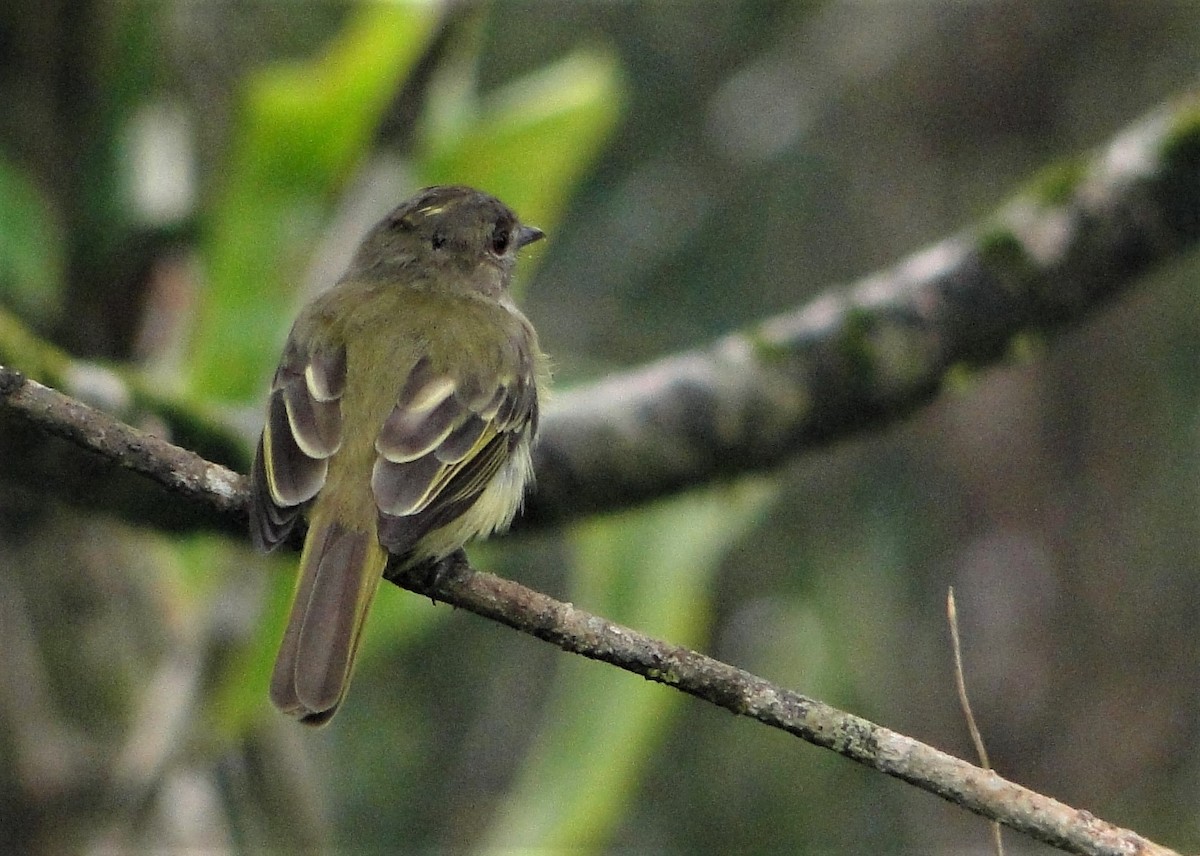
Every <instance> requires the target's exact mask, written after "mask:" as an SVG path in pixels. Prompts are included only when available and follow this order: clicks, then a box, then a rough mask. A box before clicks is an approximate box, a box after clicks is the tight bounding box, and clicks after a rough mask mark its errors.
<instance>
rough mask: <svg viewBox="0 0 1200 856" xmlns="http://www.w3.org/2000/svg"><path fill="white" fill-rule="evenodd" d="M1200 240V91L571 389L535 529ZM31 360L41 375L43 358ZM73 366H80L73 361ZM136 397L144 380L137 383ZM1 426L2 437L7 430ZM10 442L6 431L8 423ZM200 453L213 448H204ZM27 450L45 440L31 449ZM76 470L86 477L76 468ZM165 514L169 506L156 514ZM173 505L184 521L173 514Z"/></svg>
mask: <svg viewBox="0 0 1200 856" xmlns="http://www.w3.org/2000/svg"><path fill="white" fill-rule="evenodd" d="M1197 238H1200V95H1193V96H1190V97H1186V98H1181V99H1179V100H1178V101H1177V102H1175V103H1173V104H1169V105H1166V106H1164V107H1162V108H1161V109H1159V110H1158V111H1157V112H1155V113H1154V114H1153V115H1151V116H1149V117H1146V118H1144V119H1142V120H1140V121H1139V122H1137V123H1135V124H1134V125H1132V126H1130V127H1129V128H1128V129H1126V130H1125V131H1124V132H1123V133H1121V134H1120V135H1118V136H1117V137H1116V138H1115V139H1114V140H1112V141H1111V142H1110V143H1109V144H1108V145H1107V146H1106V147H1105V148H1104V149H1103V150H1101V151H1100V152H1099V153H1097V154H1095V155H1093V156H1091V157H1088V158H1081V159H1078V160H1075V161H1070V162H1065V163H1061V164H1058V165H1057V166H1055V167H1053V168H1052V169H1049V170H1047V171H1046V172H1045V173H1044V174H1043V175H1042V176H1041V177H1040V178H1039V179H1038V180H1037V181H1035V182H1034V183H1033V184H1032V185H1031V186H1030V188H1029V189H1028V190H1027V191H1026V192H1025V193H1023V194H1021V195H1020V196H1019V197H1018V198H1017V199H1016V201H1014V202H1013V203H1011V204H1010V205H1008V206H1007V207H1006V208H1004V209H1003V210H1001V211H1000V212H999V213H997V214H996V215H995V217H993V218H992V219H991V220H989V221H988V222H986V223H984V224H982V225H980V226H978V227H976V228H974V229H972V230H969V231H966V232H964V233H963V234H961V235H958V236H955V237H952V238H949V239H947V240H945V241H943V242H942V243H940V244H938V245H936V246H934V247H932V248H930V249H928V250H925V251H923V252H921V253H918V254H916V255H914V256H912V257H911V258H909V259H907V260H905V261H903V262H901V263H900V264H898V265H897V266H895V267H894V268H892V269H891V270H887V271H884V272H882V273H879V274H877V275H875V276H872V277H869V278H867V279H866V280H864V281H862V282H860V283H857V284H855V285H853V286H851V287H849V288H846V289H844V290H838V291H831V292H829V293H828V294H826V295H825V296H823V297H820V298H818V299H816V300H814V301H812V302H811V303H809V304H807V305H805V306H803V307H800V308H798V309H796V310H795V311H794V312H791V313H788V314H784V315H780V316H778V317H775V318H770V319H767V320H765V321H763V322H762V323H761V324H759V325H758V326H757V327H756V328H754V329H750V330H743V331H740V332H735V333H732V334H730V335H728V336H726V337H724V338H723V339H721V340H719V341H717V342H716V343H714V344H712V345H711V346H708V347H704V348H699V349H696V350H693V351H689V352H686V353H682V354H677V355H674V356H671V357H668V358H666V359H663V360H660V361H658V362H656V363H653V364H651V365H648V366H644V367H641V368H638V369H633V370H630V371H627V372H622V373H618V374H614V375H610V376H609V377H607V378H605V379H603V380H601V381H600V382H598V383H595V384H591V385H586V386H583V387H579V388H577V389H574V390H567V391H564V392H560V393H559V394H558V395H557V396H556V398H555V399H554V401H553V402H552V404H551V406H550V407H549V409H548V412H547V413H546V414H545V415H544V418H543V421H542V426H543V427H542V430H541V441H540V442H539V444H538V446H537V447H536V448H535V450H534V454H535V469H536V472H537V484H538V489H537V491H536V492H535V493H534V494H533V495H532V496H531V497H530V498H529V500H528V502H527V505H526V510H525V514H524V516H523V517H522V518H521V519H520V520H519V521H518V523H517V526H518V527H521V526H529V525H546V524H553V523H557V522H561V521H564V520H568V519H572V518H578V517H581V516H584V515H587V514H591V513H594V512H598V511H606V510H613V509H619V508H625V507H629V506H631V505H634V504H636V503H639V502H643V501H646V500H649V499H653V498H655V497H659V496H664V495H667V494H670V493H672V492H675V491H679V490H683V489H686V488H688V487H692V486H696V485H701V484H704V483H706V482H711V481H714V480H718V479H723V478H730V477H733V476H736V475H738V474H739V473H744V472H749V471H756V470H766V469H770V468H772V467H776V466H778V465H780V464H781V463H782V462H784V461H786V460H788V459H789V458H791V457H793V456H795V455H796V454H798V453H799V452H801V451H803V450H804V449H806V448H811V447H813V446H815V445H818V444H820V443H823V442H826V441H829V440H832V439H835V438H839V437H843V436H846V435H849V434H851V433H853V432H855V431H858V430H861V429H863V428H867V427H877V426H879V425H881V424H883V423H885V422H887V421H889V420H894V419H896V418H899V417H901V416H903V415H905V414H907V413H910V412H911V411H913V410H914V409H915V408H917V407H919V406H921V405H922V404H925V403H926V402H928V401H929V400H930V399H931V398H932V397H933V396H934V395H936V394H937V392H938V390H939V389H940V388H941V386H942V385H943V383H944V382H945V381H946V379H947V377H948V376H950V375H951V374H952V373H954V372H955V371H956V370H957V369H958V368H959V367H962V366H968V367H974V366H982V365H985V364H987V363H989V362H993V361H996V360H999V359H1000V358H1002V357H1003V356H1004V354H1005V353H1006V352H1007V350H1008V348H1009V346H1010V344H1011V342H1012V341H1013V339H1014V338H1015V337H1018V336H1020V335H1022V334H1026V333H1030V332H1035V331H1040V330H1044V329H1046V328H1048V327H1050V326H1052V325H1055V324H1060V323H1063V322H1067V321H1071V320H1074V319H1077V318H1080V317H1082V316H1083V315H1085V314H1086V313H1087V312H1089V311H1091V310H1092V309H1094V308H1095V307H1097V306H1099V305H1101V304H1103V303H1104V301H1105V300H1106V299H1107V298H1109V297H1111V296H1113V295H1114V294H1117V293H1119V292H1121V291H1122V290H1124V289H1127V288H1129V287H1131V286H1132V285H1133V283H1134V282H1135V281H1136V280H1137V278H1138V276H1139V275H1141V274H1143V273H1145V272H1146V271H1148V270H1149V269H1151V268H1152V267H1154V266H1155V265H1161V264H1163V263H1165V262H1168V261H1170V260H1171V259H1173V258H1176V257H1178V256H1180V255H1181V254H1182V253H1183V252H1185V251H1186V250H1188V249H1190V248H1192V247H1193V246H1194V245H1195V243H1196V241H1197ZM35 344H36V343H33V340H31V339H30V336H29V334H28V333H27V331H24V330H23V329H21V328H20V327H19V325H16V324H15V322H14V321H13V320H12V319H9V318H8V317H7V316H5V315H4V314H3V313H0V362H4V361H5V356H4V355H5V354H6V353H7V354H9V357H8V361H9V362H10V363H11V364H12V365H14V366H15V367H17V368H20V369H22V370H24V371H26V372H28V373H29V374H30V375H31V376H33V377H38V378H40V379H42V380H44V381H45V382H49V383H53V382H55V376H54V373H51V374H50V375H49V376H45V375H43V373H42V372H41V371H39V367H44V366H45V365H49V364H54V365H57V366H58V373H59V374H63V375H64V376H65V375H67V374H68V373H67V371H66V368H64V367H63V366H64V365H66V363H65V362H64V360H66V359H67V358H66V357H65V355H61V356H62V359H59V360H57V362H56V361H55V360H50V359H49V358H46V357H42V358H39V357H38V356H37V355H38V354H40V353H42V351H43V350H44V349H39V348H37V347H35ZM25 355H28V358H29V361H30V362H29V363H26V362H25V358H24V357H25ZM59 364H62V365H59ZM132 388H134V387H131V389H132ZM140 403H141V404H142V405H144V406H145V407H146V408H148V409H149V410H151V411H162V412H163V413H164V414H165V415H166V416H167V418H166V419H165V420H164V421H165V422H166V424H167V425H168V426H169V427H170V429H171V430H172V431H173V432H174V436H173V439H175V440H177V441H179V442H182V443H184V444H185V445H188V446H191V447H193V448H199V449H200V450H201V451H203V452H204V453H205V454H206V455H208V456H209V457H216V458H217V459H219V460H221V461H223V462H226V463H230V462H233V461H236V460H239V458H244V457H245V456H244V455H238V454H236V452H234V451H232V450H234V449H237V448H239V447H240V448H241V449H242V450H243V451H244V450H245V449H247V448H248V447H249V442H248V439H247V438H239V437H236V436H232V435H229V436H224V435H222V434H221V431H220V430H219V429H218V428H215V427H214V426H212V425H210V424H209V422H208V421H206V420H204V419H201V418H199V417H198V416H197V417H195V418H192V419H190V420H189V418H188V412H189V411H188V408H187V407H186V406H182V405H180V406H171V405H170V404H169V402H168V401H166V400H162V399H157V400H151V398H150V397H149V396H148V393H146V392H145V391H143V392H142V393H141V394H140ZM0 428H3V426H0ZM0 434H2V431H0ZM198 444H201V445H198ZM26 445H28V444H26ZM20 463H21V466H19V467H9V469H8V472H7V473H6V476H7V478H9V479H19V480H21V481H23V482H24V483H25V484H26V485H27V486H31V487H32V489H34V490H42V489H46V488H47V486H53V487H55V488H56V489H57V493H58V495H59V496H63V495H64V494H65V495H66V496H67V497H68V498H70V499H71V500H72V501H73V502H75V503H76V504H82V505H88V506H90V507H94V508H103V509H104V510H105V511H106V512H108V513H112V514H116V515H120V516H123V517H125V518H126V519H129V520H132V521H137V522H142V523H146V524H148V525H159V526H164V527H167V528H172V529H179V528H181V527H189V526H190V527H192V528H213V527H219V528H223V529H225V530H227V531H233V530H234V529H236V528H237V527H239V526H240V522H239V520H238V516H237V515H236V514H235V515H234V516H233V517H230V516H228V515H225V516H214V515H211V514H210V515H193V516H190V517H189V516H187V515H173V514H170V513H166V514H158V513H157V512H158V511H159V508H160V505H161V503H159V497H158V496H157V494H150V493H148V490H149V489H148V487H147V485H146V484H145V483H144V482H138V481H135V480H125V481H122V482H121V483H120V485H119V488H120V489H119V490H118V489H116V488H114V487H113V485H111V484H109V483H108V481H107V480H108V478H109V475H110V474H109V473H108V472H95V471H93V470H91V469H88V468H81V467H76V466H73V464H74V462H72V464H71V465H68V466H58V465H57V464H58V462H47V461H46V460H44V459H42V458H31V459H28V460H23V461H21V462H20ZM64 470H69V471H70V479H69V481H67V480H64V479H63V477H62V476H61V473H62V472H63V471H64ZM147 509H149V510H150V511H151V512H152V513H151V514H149V515H148V516H147ZM168 511H169V509H168Z"/></svg>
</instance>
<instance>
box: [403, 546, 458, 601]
mask: <svg viewBox="0 0 1200 856" xmlns="http://www.w3.org/2000/svg"><path fill="white" fill-rule="evenodd" d="M470 569H471V566H470V564H469V563H468V561H467V554H466V551H464V550H463V549H462V548H461V547H460V548H459V549H457V550H455V551H454V552H453V553H451V554H450V555H449V556H445V557H443V558H441V559H428V560H426V561H424V562H420V563H418V564H416V565H408V566H407V567H402V566H400V561H399V557H397V556H394V555H393V556H389V557H388V563H387V567H386V568H385V569H384V571H383V578H384V579H385V580H389V581H390V582H399V581H401V580H403V581H405V582H408V583H412V584H413V585H414V586H415V587H416V588H418V589H420V590H421V591H422V592H423V593H424V594H426V595H428V596H429V597H430V598H431V599H436V595H437V592H438V589H440V588H442V586H444V585H445V584H446V583H449V582H452V581H454V580H456V579H459V578H461V577H463V576H465V575H466V573H467V571H469V570H470Z"/></svg>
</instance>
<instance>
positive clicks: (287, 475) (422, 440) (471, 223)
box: [250, 186, 550, 725]
mask: <svg viewBox="0 0 1200 856" xmlns="http://www.w3.org/2000/svg"><path fill="white" fill-rule="evenodd" d="M543 237H544V233H543V232H542V231H541V230H540V229H538V228H536V227H533V226H527V225H523V224H522V223H521V222H520V220H519V219H518V218H517V216H516V214H515V213H514V212H513V211H512V210H511V209H510V208H509V207H508V206H507V205H505V204H504V203H502V202H501V201H500V200H498V199H496V198H495V197H494V196H491V195H489V194H487V193H484V192H482V191H479V190H475V189H473V188H469V187H463V186H434V187H427V188H425V189H423V190H421V191H419V192H418V193H416V194H415V195H414V196H413V197H411V198H410V199H408V200H406V201H404V202H402V203H401V204H400V205H398V206H397V207H396V208H395V209H393V210H392V211H391V212H390V213H389V214H387V216H385V217H384V218H383V219H382V220H380V221H379V222H378V223H377V224H376V225H375V226H374V227H372V228H371V229H370V230H369V231H368V232H367V234H366V236H365V237H364V238H363V240H362V242H361V244H360V245H359V246H358V249H357V250H356V252H355V253H354V255H353V258H352V260H351V262H350V264H349V267H348V268H347V270H346V272H345V273H344V274H343V275H342V276H341V277H340V278H339V279H338V280H337V282H336V283H335V284H334V285H333V286H332V287H331V288H329V289H328V290H326V291H324V292H323V293H321V294H319V295H318V296H317V297H315V298H314V299H313V300H312V301H311V302H310V303H309V304H308V305H307V306H305V307H304V308H303V309H302V310H301V311H300V312H299V314H298V315H297V317H296V319H295V322H294V324H293V325H292V328H291V332H290V334H289V335H288V338H287V342H286V344H285V345H284V348H283V354H282V356H281V358H280V360H279V365H278V367H277V369H276V370H275V374H274V377H273V379H272V381H271V387H270V394H269V397H268V400H267V407H266V416H265V424H264V427H263V430H262V434H261V436H260V438H259V441H258V446H257V449H256V453H255V457H254V464H253V468H252V470H251V479H250V482H251V499H250V534H251V540H252V541H253V543H254V544H255V546H256V547H258V548H259V549H260V550H263V551H270V550H273V549H275V548H276V547H278V546H279V545H280V544H281V543H283V542H284V541H286V540H287V539H288V537H289V535H290V534H291V532H292V531H293V529H294V528H295V527H296V525H297V524H298V522H299V520H300V518H301V517H302V516H303V517H305V518H307V521H308V531H307V534H306V536H305V540H304V548H303V551H302V553H301V556H300V566H299V573H298V575H297V583H296V587H295V592H294V596H293V600H292V606H291V612H290V614H289V617H288V622H287V625H286V629H285V631H284V635H283V640H282V642H281V644H280V649H279V653H278V656H277V658H276V661H275V666H274V670H273V673H272V676H271V680H270V692H269V695H270V699H271V701H272V703H273V704H274V705H275V707H276V708H277V709H279V710H280V711H282V712H283V713H285V714H288V715H290V716H293V717H295V718H297V719H299V720H300V721H301V722H303V723H306V724H310V725H323V724H325V723H327V722H328V721H329V720H330V719H331V718H332V717H333V715H334V714H335V713H336V712H337V710H338V708H339V706H340V705H341V703H342V702H343V700H344V698H345V696H346V691H347V688H348V686H349V683H350V677H351V673H352V671H353V667H354V660H355V655H356V653H357V651H358V646H359V642H360V640H361V637H362V631H363V627H364V624H365V622H366V619H367V613H368V611H369V609H370V606H371V602H372V600H373V598H374V597H375V593H376V590H377V588H378V586H379V583H380V581H381V579H382V578H383V575H384V572H385V569H386V570H387V573H388V575H389V576H390V575H392V574H393V573H397V572H408V571H414V570H417V571H426V572H432V573H433V574H434V578H436V576H437V574H438V573H440V571H441V570H443V569H444V568H445V567H446V563H447V562H449V561H451V560H452V558H453V557H454V556H455V555H456V554H458V553H459V551H460V550H461V548H462V547H463V545H464V544H466V543H467V542H468V541H470V540H472V539H474V538H478V537H486V536H488V535H489V534H492V533H493V532H496V531H500V530H503V529H505V528H507V527H508V526H509V524H510V523H511V521H512V519H513V517H514V515H515V514H516V513H517V511H518V510H519V508H520V507H521V505H522V502H523V498H524V495H525V491H526V488H527V486H528V485H529V484H530V482H531V481H532V477H533V467H532V463H531V458H530V448H531V446H532V444H533V441H534V439H535V438H536V435H537V428H538V406H539V400H540V399H541V398H542V397H543V396H544V394H545V390H546V388H547V385H548V383H549V377H550V370H549V362H548V359H547V357H546V356H545V355H544V354H543V353H542V351H541V349H540V346H539V344H538V338H537V334H536V332H535V331H534V328H533V325H532V324H531V323H530V322H529V320H528V319H527V318H526V317H525V315H524V314H522V313H521V311H520V310H519V309H518V308H517V306H516V304H515V303H514V302H513V298H512V296H511V294H510V290H509V289H510V285H511V282H512V277H513V269H514V265H515V263H516V260H517V254H518V252H519V251H520V250H521V249H522V248H524V247H526V246H528V245H529V244H531V243H533V242H534V241H538V240H540V239H541V238H543Z"/></svg>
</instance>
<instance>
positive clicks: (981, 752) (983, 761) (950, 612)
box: [946, 586, 1004, 856]
mask: <svg viewBox="0 0 1200 856" xmlns="http://www.w3.org/2000/svg"><path fill="white" fill-rule="evenodd" d="M946 621H947V623H948V624H949V625H950V647H951V648H952V649H953V652H954V688H955V690H957V692H958V704H959V707H961V708H962V712H963V718H964V719H965V720H966V721H967V731H969V732H970V734H971V743H972V744H974V746H975V755H976V757H978V758H979V766H980V767H982V768H983V769H985V770H990V769H992V762H991V761H989V760H988V753H987V747H986V746H984V744H983V735H982V734H981V733H980V732H979V725H978V724H977V723H976V722H975V714H974V712H972V710H971V699H970V697H969V696H968V695H967V678H966V675H965V674H964V673H963V656H962V640H961V639H960V638H959V635H958V607H957V606H956V605H955V603H954V586H950V588H949V590H948V591H947V592H946ZM992 840H993V843H994V844H995V845H996V856H1004V839H1003V838H1002V836H1001V835H1000V824H999V823H997V822H996V821H992Z"/></svg>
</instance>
